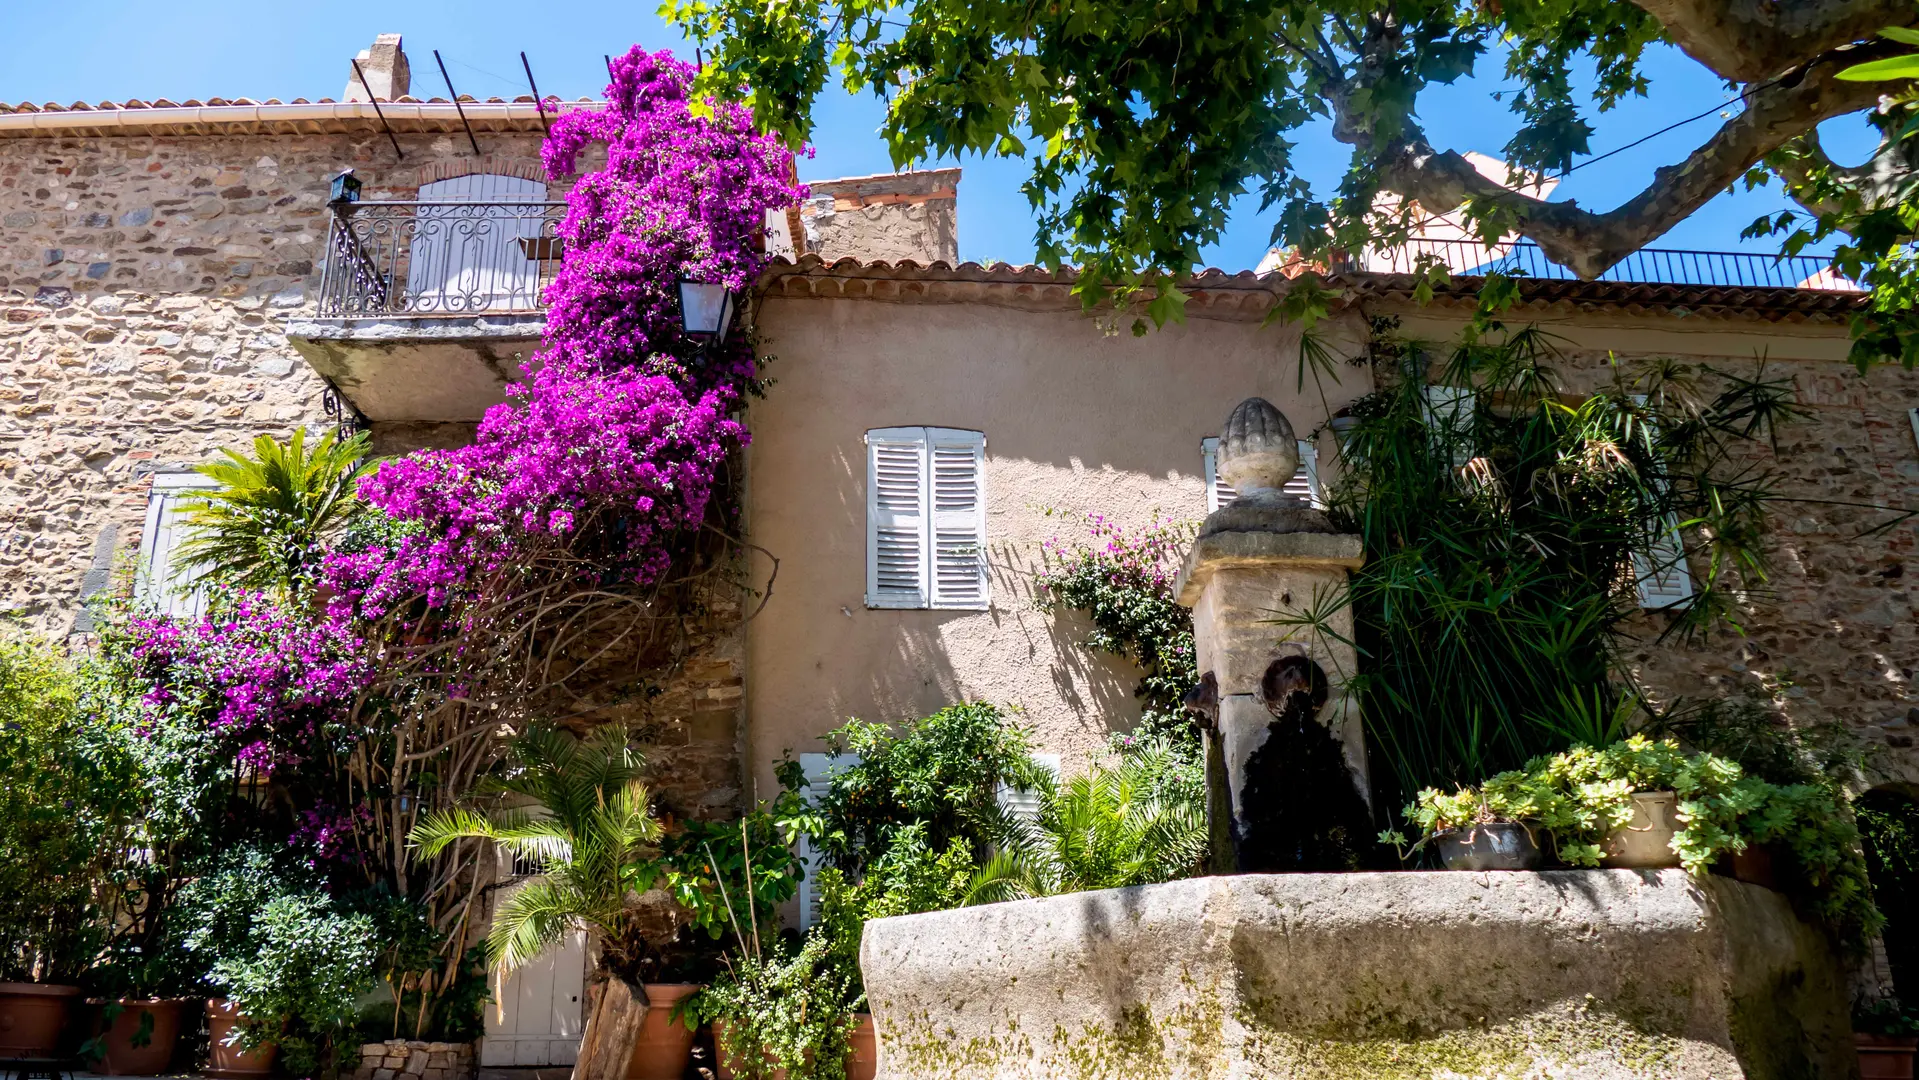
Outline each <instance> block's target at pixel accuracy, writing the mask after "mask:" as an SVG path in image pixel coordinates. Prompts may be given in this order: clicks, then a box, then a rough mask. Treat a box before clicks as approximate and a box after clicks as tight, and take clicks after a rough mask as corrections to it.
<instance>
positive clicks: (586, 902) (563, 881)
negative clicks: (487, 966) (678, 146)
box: [408, 726, 660, 982]
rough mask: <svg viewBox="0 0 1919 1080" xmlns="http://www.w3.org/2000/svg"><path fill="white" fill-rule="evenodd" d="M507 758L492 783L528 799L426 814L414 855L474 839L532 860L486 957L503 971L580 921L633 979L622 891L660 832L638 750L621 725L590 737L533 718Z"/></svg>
mask: <svg viewBox="0 0 1919 1080" xmlns="http://www.w3.org/2000/svg"><path fill="white" fill-rule="evenodd" d="M509 765H510V767H509V769H508V770H507V772H506V773H505V775H503V776H500V777H498V778H496V779H493V780H491V781H489V782H488V783H487V785H486V786H485V789H484V791H485V793H486V794H487V795H488V796H491V797H492V800H493V801H495V802H496V803H507V802H516V803H519V804H520V805H496V806H495V807H492V808H487V809H480V808H475V807H470V806H467V807H455V808H453V809H450V810H441V811H438V812H436V813H433V814H429V815H427V816H426V817H424V818H422V819H421V820H420V822H419V824H417V825H415V826H414V827H413V831H412V833H411V834H410V835H409V837H408V839H410V840H411V841H412V843H413V844H414V846H415V848H416V851H417V857H418V858H419V859H421V860H425V859H431V858H434V857H437V856H438V855H439V854H440V853H441V852H442V851H444V850H446V848H447V847H448V846H450V845H452V844H454V843H456V842H458V841H462V840H478V841H481V842H484V843H489V844H494V845H497V846H498V847H500V848H502V849H504V851H505V852H506V853H507V854H509V855H511V856H513V857H514V858H515V859H516V860H523V861H525V862H527V863H530V864H532V865H533V866H534V867H535V871H534V875H533V877H532V879H531V880H529V881H527V882H525V883H523V884H521V885H520V886H519V887H518V888H517V889H515V890H514V891H513V892H512V893H511V894H510V895H509V896H508V897H507V899H506V901H505V902H504V903H502V904H501V905H500V908H499V911H498V912H497V913H496V914H495V915H494V918H493V928H492V930H491V931H490V932H489V933H488V935H487V953H488V958H489V960H490V961H491V963H492V965H493V967H494V969H495V970H496V971H498V972H499V973H501V974H502V975H504V974H506V973H508V972H511V971H513V970H515V969H516V968H519V967H522V966H524V965H526V964H527V963H529V962H531V961H532V960H533V959H534V958H535V957H537V956H539V955H540V954H541V953H543V952H545V951H546V950H547V949H549V948H551V947H553V946H555V945H557V944H559V943H560V942H561V940H562V939H563V938H564V937H565V935H566V934H567V933H568V932H569V931H572V930H578V929H584V930H586V931H588V932H589V933H591V934H593V935H594V937H595V938H597V939H598V940H599V943H600V949H601V953H600V955H601V964H602V965H603V966H604V967H605V968H606V969H607V970H608V971H609V972H611V973H613V974H616V975H619V976H621V977H623V978H626V979H627V981H629V982H632V981H635V980H634V979H633V978H632V976H633V973H634V972H635V970H636V969H637V966H638V962H639V957H638V956H637V955H635V954H636V952H637V947H636V946H635V944H634V943H633V942H632V941H631V935H629V934H627V933H625V928H626V924H627V905H626V894H627V891H628V889H629V887H630V886H631V884H632V879H633V878H634V876H635V874H636V873H637V871H638V870H639V869H640V868H641V867H643V866H644V864H645V863H646V862H647V861H648V860H650V859H651V858H652V857H653V855H654V853H655V849H654V845H655V844H656V843H658V841H659V839H660V824H659V822H658V821H657V820H655V819H654V817H653V814H652V811H651V809H650V808H649V806H648V796H647V789H646V785H645V784H644V783H642V782H641V781H640V779H639V773H640V770H641V768H642V766H643V763H642V761H641V759H640V756H639V754H638V753H636V752H635V751H633V750H632V749H630V748H629V747H628V746H627V745H626V733H625V732H624V731H622V730H621V729H620V728H618V727H617V726H607V727H603V728H600V729H599V730H598V731H596V732H595V733H594V734H593V735H592V736H591V737H589V738H586V739H579V738H575V737H574V736H572V735H570V734H568V733H566V732H564V731H560V730H556V729H553V728H545V727H535V728H530V729H529V730H528V731H527V732H526V733H525V734H523V735H521V736H520V737H519V738H518V739H516V740H514V742H513V744H512V746H511V748H510V751H509Z"/></svg>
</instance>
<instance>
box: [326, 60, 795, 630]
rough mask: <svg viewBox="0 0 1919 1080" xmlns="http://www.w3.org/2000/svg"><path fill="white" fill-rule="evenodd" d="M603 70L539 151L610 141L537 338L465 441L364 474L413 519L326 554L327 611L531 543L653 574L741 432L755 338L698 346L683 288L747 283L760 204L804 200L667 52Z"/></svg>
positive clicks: (578, 150)
mask: <svg viewBox="0 0 1919 1080" xmlns="http://www.w3.org/2000/svg"><path fill="white" fill-rule="evenodd" d="M612 76H613V81H612V83H611V84H610V85H609V86H608V99H609V108H608V109H607V110H605V111H603V112H575V113H569V114H566V115H565V116H563V117H561V118H560V119H559V120H558V121H556V122H555V124H554V126H553V131H552V133H551V135H550V136H549V137H548V139H547V143H546V146H545V148H544V150H543V154H542V156H543V159H544V161H545V163H546V165H547V168H548V170H549V172H550V173H551V174H552V175H553V176H554V178H555V179H563V178H566V177H568V176H571V175H573V173H574V171H575V169H576V166H577V162H578V161H579V159H580V157H581V155H582V153H584V152H585V151H586V150H587V148H588V147H589V146H591V145H593V144H603V145H604V147H605V152H606V162H605V165H604V167H603V168H601V169H599V170H596V171H594V172H591V173H588V174H587V175H585V176H582V177H580V178H579V179H578V181H577V183H575V185H574V187H573V189H572V191H571V192H570V193H569V195H568V197H567V203H568V208H567V213H566V217H565V219H564V221H563V222H562V223H561V225H560V236H561V239H562V241H563V242H564V244H565V251H566V255H565V259H564V261H563V263H562V265H561V268H560V270H559V272H558V274H557V275H556V276H555V279H554V282H553V284H552V285H551V286H550V287H549V288H548V290H547V293H546V297H545V299H546V303H547V305H548V310H547V332H546V339H545V342H544V344H543V345H542V347H541V349H540V350H539V351H538V352H537V353H536V354H535V355H534V357H533V359H532V361H531V362H530V363H529V365H528V368H529V370H528V372H527V375H526V378H525V380H524V381H523V382H521V383H519V384H517V385H516V386H514V387H513V388H512V389H511V391H510V393H509V397H508V400H507V402H506V403H504V404H501V405H498V406H495V407H494V408H492V409H491V410H489V411H488V412H487V414H486V418H485V419H484V420H483V421H482V422H481V424H480V427H479V430H478V433H477V436H476V438H475V440H474V442H473V444H472V445H470V446H467V447H463V448H460V449H457V450H432V451H425V452H421V453H417V454H414V455H412V456H410V457H407V458H405V459H402V460H399V461H395V462H389V463H387V464H385V465H383V466H382V467H381V469H380V470H379V472H378V473H377V474H375V475H374V476H373V477H371V478H369V479H368V480H367V481H366V482H365V483H364V484H362V486H361V494H362V495H363V497H365V498H366V499H367V500H368V501H369V502H370V503H371V504H372V505H374V506H375V507H377V508H378V509H380V510H381V511H383V512H384V513H385V515H386V516H387V517H388V518H389V519H391V520H393V521H396V522H399V523H401V524H402V525H406V526H412V528H411V529H410V530H409V529H402V530H400V531H399V535H397V537H396V538H394V539H393V540H392V541H391V542H390V543H388V544H385V545H376V546H372V547H369V548H365V549H362V550H359V551H352V552H342V553H339V554H337V555H335V556H334V557H333V559H332V560H331V563H330V565H329V571H328V577H329V584H330V586H331V592H332V596H333V601H332V604H333V608H332V610H333V611H334V612H335V613H336V614H338V615H342V616H344V615H347V614H358V615H361V616H368V617H375V618H377V617H379V616H381V615H382V614H384V613H386V612H387V611H388V610H390V609H391V608H392V607H393V606H394V605H395V604H398V603H401V602H405V601H409V600H412V599H414V598H424V600H425V602H426V603H427V605H428V606H430V607H445V606H448V605H451V604H454V603H455V602H456V601H459V600H473V599H475V597H474V596H473V595H472V592H473V590H475V589H477V588H481V587H482V585H481V583H482V582H487V583H489V584H491V583H497V582H499V581H501V580H502V578H501V577H500V576H499V574H498V573H497V572H498V571H499V570H501V569H502V568H503V567H506V566H509V565H511V564H513V563H516V562H526V561H528V559H527V556H528V554H529V552H528V549H529V547H531V548H535V549H549V548H552V547H554V546H556V545H557V546H559V547H561V548H564V549H566V550H568V551H569V552H571V553H573V554H575V555H578V556H582V557H583V558H582V560H581V561H580V563H579V565H580V572H582V573H587V574H591V575H594V576H596V577H599V578H606V577H608V576H615V577H623V578H625V579H626V580H628V581H631V582H637V583H639V584H648V583H651V582H653V581H655V580H657V579H658V578H659V577H660V576H661V575H662V574H664V573H665V572H666V570H667V568H668V565H669V563H670V562H671V558H672V553H671V551H670V550H669V546H670V543H671V542H672V540H673V539H674V538H675V537H676V535H677V534H679V533H681V532H682V531H683V530H686V529H689V528H693V527H696V526H698V525H699V524H700V523H701V522H702V520H703V519H704V518H705V515H706V512H707V507H708V503H709V500H710V498H711V496H712V491H713V485H714V480H715V475H716V472H717V470H718V469H719V467H720V465H721V463H722V462H723V461H724V460H725V458H726V456H727V455H728V454H729V453H731V452H732V451H733V450H734V449H736V448H737V447H739V446H740V445H741V444H743V443H744V442H745V432H744V429H743V428H742V427H741V426H740V425H739V424H737V423H735V422H734V421H732V420H730V419H728V418H727V414H728V413H729V412H730V411H731V410H733V409H734V408H737V407H738V405H739V404H740V402H741V398H742V395H743V394H744V392H745V391H746V390H747V389H748V388H749V386H750V384H751V380H752V377H753V374H754V361H753V353H752V349H751V347H750V346H749V345H748V344H747V342H746V341H745V338H744V335H733V336H732V337H730V338H729V339H727V340H725V341H723V342H721V343H719V344H718V345H717V346H714V347H712V348H707V349H703V348H702V347H701V343H700V342H697V341H694V340H691V339H689V338H688V337H687V336H686V335H685V334H683V333H682V330H681V324H680V317H679V307H678V304H679V293H678V282H679V279H680V278H681V277H682V276H686V277H693V278H698V279H701V280H705V281H720V282H724V283H725V284H726V285H727V286H728V287H730V288H733V289H745V288H746V287H748V286H749V285H751V284H752V282H753V281H754V280H755V279H756V278H757V277H758V275H759V273H760V272H761V271H762V270H763V269H764V268H765V255H764V254H763V253H762V252H761V251H760V247H761V245H760V243H759V238H760V232H761V230H762V229H763V228H764V223H765V220H766V214H767V212H768V211H769V210H774V209H777V208H780V207H785V206H790V205H792V204H793V203H794V202H796V201H797V200H798V199H800V198H801V197H803V196H804V194H805V191H804V189H803V188H800V187H798V186H797V185H796V184H795V183H794V182H793V181H792V180H791V179H790V178H791V176H792V173H793V168H792V160H793V159H792V155H791V154H790V153H789V152H788V151H787V150H786V148H785V147H784V145H783V144H781V143H780V142H779V141H778V140H777V139H773V138H767V137H761V136H755V135H754V134H753V133H752V118H751V116H750V114H749V113H748V112H747V111H746V110H745V109H743V108H741V107H739V106H737V105H719V106H715V107H714V108H713V110H712V112H711V114H710V115H706V116H701V115H695V110H694V109H693V108H692V107H691V103H690V102H689V100H688V97H687V91H688V87H689V86H690V85H691V83H692V80H693V76H694V69H693V67H692V66H691V65H688V64H684V63H680V62H679V61H676V60H674V59H673V58H672V56H671V55H670V54H668V53H665V52H661V53H655V54H648V53H646V52H644V51H642V50H640V49H639V48H638V47H635V48H634V49H633V50H631V51H630V52H628V53H627V54H626V55H625V56H623V57H620V58H619V59H618V60H616V61H614V63H613V66H612Z"/></svg>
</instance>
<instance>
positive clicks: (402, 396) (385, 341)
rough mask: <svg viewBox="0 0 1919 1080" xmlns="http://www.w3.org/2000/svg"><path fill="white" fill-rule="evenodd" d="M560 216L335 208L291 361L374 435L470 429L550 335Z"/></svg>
mask: <svg viewBox="0 0 1919 1080" xmlns="http://www.w3.org/2000/svg"><path fill="white" fill-rule="evenodd" d="M565 209H566V204H565V203H561V202H550V201H546V200H539V201H532V200H526V201H513V200H510V199H503V200H490V201H371V200H369V201H366V202H357V203H346V204H341V205H336V206H335V207H334V208H333V217H332V221H331V224H330V226H329V229H328V236H327V250H326V262H325V265H324V267H323V269H322V271H321V277H320V295H319V303H318V305H317V308H316V310H315V311H314V312H313V313H312V314H311V315H309V316H306V317H304V318H302V319H299V320H297V321H294V322H292V323H291V324H290V325H289V326H288V328H287V336H288V338H289V339H290V340H291V342H292V344H293V347H294V348H295V349H297V350H298V351H299V352H300V353H301V355H303V356H304V357H306V359H307V362H308V363H310V364H311V365H312V366H313V369H314V370H315V371H316V372H318V373H319V374H320V375H321V376H323V377H324V378H326V379H327V380H328V381H330V382H331V383H332V384H333V385H334V386H335V387H336V388H338V390H339V391H340V394H341V396H342V397H344V398H345V400H346V401H347V402H348V403H350V404H351V405H352V406H353V407H354V408H355V409H357V410H358V411H359V412H360V414H361V415H362V416H364V417H366V418H367V419H368V420H371V421H375V422H401V423H404V422H456V423H470V422H473V421H477V420H478V419H479V418H480V416H481V414H482V413H484V412H485V411H486V409H487V407H488V406H490V405H493V404H495V403H497V402H499V401H500V400H501V399H502V396H503V392H504V389H505V387H506V384H507V383H508V382H511V381H513V380H514V379H515V378H517V377H518V373H519V367H520V364H521V363H522V362H523V361H524V360H525V359H526V358H527V357H528V356H530V355H531V354H532V351H533V349H534V347H535V346H537V345H538V343H539V340H540V335H541V333H542V331H543V330H544V329H545V327H546V317H545V314H544V313H543V310H542V305H541V302H540V297H541V294H542V293H543V291H544V290H545V288H546V286H547V285H548V284H550V283H551V282H552V280H553V275H554V273H555V272H557V271H558V269H559V265H560V240H559V236H558V227H559V222H560V219H561V217H562V216H563V214H564V213H565Z"/></svg>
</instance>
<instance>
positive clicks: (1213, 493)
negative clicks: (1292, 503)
mask: <svg viewBox="0 0 1919 1080" xmlns="http://www.w3.org/2000/svg"><path fill="white" fill-rule="evenodd" d="M1199 452H1200V456H1201V457H1202V458H1204V459H1205V462H1206V512H1207V513H1209V514H1210V513H1212V512H1213V511H1215V510H1217V509H1219V508H1220V507H1222V506H1225V505H1226V504H1227V503H1230V502H1232V501H1233V500H1234V499H1237V498H1239V492H1237V491H1235V490H1233V485H1231V484H1229V483H1227V482H1226V480H1225V479H1224V478H1223V477H1221V476H1220V475H1219V439H1218V438H1216V437H1212V436H1208V437H1207V438H1204V439H1201V440H1200V443H1199ZM1280 490H1282V491H1284V492H1285V493H1286V494H1288V495H1297V496H1299V497H1300V498H1302V499H1305V500H1306V501H1307V502H1308V503H1311V504H1312V506H1313V508H1314V509H1315V510H1324V509H1325V508H1326V495H1325V492H1324V491H1323V490H1321V488H1320V486H1319V448H1318V447H1315V446H1314V445H1313V444H1312V443H1309V442H1307V441H1306V440H1305V439H1301V440H1299V468H1298V469H1297V470H1295V471H1294V473H1293V478H1292V479H1291V480H1288V481H1286V483H1285V484H1283V485H1281V488H1280Z"/></svg>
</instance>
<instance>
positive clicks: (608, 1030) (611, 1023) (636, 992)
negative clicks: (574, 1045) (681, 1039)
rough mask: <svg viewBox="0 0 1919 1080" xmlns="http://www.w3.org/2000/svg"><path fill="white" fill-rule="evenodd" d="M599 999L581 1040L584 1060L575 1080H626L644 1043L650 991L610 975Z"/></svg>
mask: <svg viewBox="0 0 1919 1080" xmlns="http://www.w3.org/2000/svg"><path fill="white" fill-rule="evenodd" d="M596 998H597V1000H596V1001H595V1002H594V1004H593V1015H592V1016H591V1017H590V1018H588V1020H587V1022H586V1034H585V1035H584V1036H582V1037H581V1039H580V1056H579V1058H578V1059H577V1060H575V1061H574V1063H573V1080H626V1070H627V1067H628V1066H629V1065H631V1064H632V1061H633V1047H634V1046H635V1044H637V1043H638V1042H639V1041H640V1022H641V1021H642V1020H645V1019H646V1010H647V1007H648V1002H647V1000H646V988H645V987H643V986H641V985H639V984H638V983H630V982H627V981H626V980H625V979H622V978H620V977H619V976H618V975H608V976H607V977H606V981H605V982H604V983H602V984H601V985H600V992H599V993H598V994H597V995H596Z"/></svg>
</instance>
